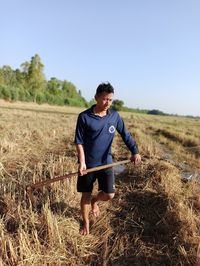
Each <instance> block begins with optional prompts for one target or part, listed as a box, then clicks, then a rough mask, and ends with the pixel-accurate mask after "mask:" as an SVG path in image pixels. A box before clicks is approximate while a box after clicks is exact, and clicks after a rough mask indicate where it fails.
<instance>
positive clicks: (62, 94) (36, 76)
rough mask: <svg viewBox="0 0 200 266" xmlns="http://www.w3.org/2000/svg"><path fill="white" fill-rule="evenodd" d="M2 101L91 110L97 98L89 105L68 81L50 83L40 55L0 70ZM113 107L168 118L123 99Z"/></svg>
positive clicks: (51, 81)
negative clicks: (125, 103) (47, 104)
mask: <svg viewBox="0 0 200 266" xmlns="http://www.w3.org/2000/svg"><path fill="white" fill-rule="evenodd" d="M0 98H2V99H5V100H7V101H30V102H36V103H39V104H41V103H49V104H54V105H69V106H80V107H89V106H91V105H92V104H94V103H95V101H94V99H93V100H91V101H90V102H87V101H86V99H85V98H84V97H83V96H82V94H81V91H80V90H77V88H76V86H75V85H74V84H73V83H72V82H70V81H67V80H59V79H57V78H56V77H52V78H50V80H47V79H46V78H45V75H44V65H43V63H42V61H41V58H40V56H39V55H38V54H35V55H34V56H33V57H32V58H31V60H30V61H26V62H24V63H22V64H21V65H20V68H17V69H15V70H13V69H12V68H11V67H10V66H9V65H4V66H3V67H1V68H0ZM112 108H113V109H115V110H117V111H128V112H137V113H147V114H156V115H165V114H164V113H163V112H161V111H159V110H151V111H149V110H141V109H138V108H137V109H134V108H128V107H126V106H124V102H123V101H122V100H118V99H116V100H114V101H113V104H112Z"/></svg>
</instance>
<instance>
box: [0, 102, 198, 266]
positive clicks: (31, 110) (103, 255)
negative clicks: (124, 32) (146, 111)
mask: <svg viewBox="0 0 200 266" xmlns="http://www.w3.org/2000/svg"><path fill="white" fill-rule="evenodd" d="M0 107H1V108H0V137H1V138H0V191H1V198H0V215H1V218H0V235H1V238H0V254H1V255H0V265H194V266H195V265H199V263H200V261H199V259H200V234H199V230H200V222H199V220H200V219H199V218H200V217H199V210H200V196H199V195H200V188H199V185H197V182H196V179H195V176H198V175H199V174H200V169H199V167H200V166H199V165H200V164H199V161H200V160H199V158H200V156H199V150H198V146H199V145H200V143H199V140H200V133H199V132H200V131H199V128H200V121H199V120H195V119H185V118H177V117H157V116H147V115H138V114H134V115H133V114H128V113H122V116H123V117H124V119H125V122H126V124H127V126H128V128H129V130H130V131H131V133H132V134H133V135H134V136H135V137H136V139H137V141H138V144H139V147H140V150H141V154H142V155H143V162H142V164H141V165H140V166H137V167H134V166H132V165H128V166H127V168H126V173H123V174H120V175H118V176H117V179H116V186H117V193H116V196H115V198H114V199H113V201H112V202H107V203H102V204H100V208H101V211H102V212H101V216H100V218H99V219H96V220H95V219H94V218H93V217H91V220H92V226H91V235H89V236H86V237H82V236H81V235H80V234H79V227H80V211H79V201H80V195H79V194H78V193H77V192H76V177H73V178H71V179H68V180H65V181H62V182H57V183H54V184H52V185H51V186H49V187H44V188H42V189H37V190H35V191H34V202H35V203H34V205H30V202H29V200H28V198H27V195H26V189H25V188H26V186H27V185H28V184H31V183H32V182H35V181H38V180H42V179H47V178H52V177H54V176H59V175H63V174H65V173H69V172H75V171H76V170H77V169H76V168H77V158H76V152H75V147H74V145H73V134H74V128H75V122H76V117H77V114H78V113H79V112H80V111H81V109H77V108H67V107H55V106H48V105H41V106H39V105H34V104H28V103H23V104H22V103H15V104H13V103H5V102H3V101H1V102H0ZM113 152H114V158H115V160H120V159H123V158H126V157H127V156H129V152H128V151H127V149H126V147H125V146H124V144H123V142H122V140H121V139H120V137H119V136H116V138H115V141H114V147H113ZM186 171H187V173H188V172H189V173H191V175H192V176H193V178H192V180H191V181H190V182H183V181H182V179H181V177H182V175H183V174H184V173H185V172H186Z"/></svg>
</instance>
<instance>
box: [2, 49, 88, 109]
mask: <svg viewBox="0 0 200 266" xmlns="http://www.w3.org/2000/svg"><path fill="white" fill-rule="evenodd" d="M43 71H44V65H43V64H42V62H41V59H40V56H39V55H38V54H35V55H34V56H33V57H32V58H31V60H30V62H28V61H26V62H24V63H22V64H21V65H20V68H18V69H15V70H13V69H12V68H11V67H10V66H8V65H4V66H3V67H2V68H0V98H3V99H5V100H8V101H32V102H37V103H49V104H56V105H70V106H88V102H87V101H86V100H85V99H84V97H82V95H81V91H78V90H77V89H76V86H75V85H74V84H73V83H72V82H70V81H67V80H59V79H57V78H55V77H52V78H51V79H50V80H47V79H46V78H45V75H44V72H43Z"/></svg>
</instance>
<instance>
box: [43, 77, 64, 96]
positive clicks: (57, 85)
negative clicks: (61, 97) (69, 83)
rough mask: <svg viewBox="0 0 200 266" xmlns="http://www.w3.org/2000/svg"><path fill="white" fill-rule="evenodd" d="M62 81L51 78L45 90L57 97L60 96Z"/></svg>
mask: <svg viewBox="0 0 200 266" xmlns="http://www.w3.org/2000/svg"><path fill="white" fill-rule="evenodd" d="M62 83H63V82H62V81H61V80H58V79H57V78H51V79H50V80H49V81H48V82H47V90H48V92H49V93H51V94H54V95H57V94H61V92H62Z"/></svg>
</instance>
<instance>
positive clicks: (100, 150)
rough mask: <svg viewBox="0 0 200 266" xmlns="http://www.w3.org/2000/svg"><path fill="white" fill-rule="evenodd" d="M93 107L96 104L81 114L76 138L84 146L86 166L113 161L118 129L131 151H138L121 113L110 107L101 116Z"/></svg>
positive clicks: (133, 152) (134, 152) (76, 141)
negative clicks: (113, 148) (113, 143)
mask: <svg viewBox="0 0 200 266" xmlns="http://www.w3.org/2000/svg"><path fill="white" fill-rule="evenodd" d="M93 108H94V106H92V107H91V108H89V109H87V110H85V111H83V112H82V113H80V114H79V116H78V119H77V124H76V132H75V140H74V142H75V143H76V144H82V145H83V147H84V152H85V162H86V166H87V167H95V166H99V165H104V164H110V163H112V151H111V145H112V142H113V138H114V135H115V132H116V130H117V132H118V133H119V134H120V135H121V137H122V139H123V141H124V143H125V144H126V146H127V147H128V149H129V150H130V151H131V153H132V154H136V153H138V148H137V144H136V142H135V140H134V139H133V138H132V136H131V134H130V133H129V131H128V130H127V129H126V127H125V125H124V121H123V119H122V118H121V117H120V115H119V113H118V112H117V111H115V110H112V109H109V110H108V112H107V115H106V116H103V117H100V116H97V115H95V114H94V113H93Z"/></svg>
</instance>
